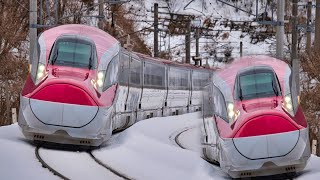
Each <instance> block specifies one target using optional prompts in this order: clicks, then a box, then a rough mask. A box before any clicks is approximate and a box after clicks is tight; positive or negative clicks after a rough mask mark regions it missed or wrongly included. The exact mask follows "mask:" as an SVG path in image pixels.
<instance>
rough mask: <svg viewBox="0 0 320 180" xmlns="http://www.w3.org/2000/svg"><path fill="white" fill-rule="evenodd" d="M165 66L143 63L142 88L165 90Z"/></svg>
mask: <svg viewBox="0 0 320 180" xmlns="http://www.w3.org/2000/svg"><path fill="white" fill-rule="evenodd" d="M165 73H166V69H165V66H162V65H158V64H151V63H144V87H153V88H158V89H165V82H166V81H165V77H166V75H165Z"/></svg>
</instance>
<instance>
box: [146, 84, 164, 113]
mask: <svg viewBox="0 0 320 180" xmlns="http://www.w3.org/2000/svg"><path fill="white" fill-rule="evenodd" d="M165 95H166V91H165V90H163V89H151V88H144V89H143V91H142V97H141V110H142V111H145V110H156V109H162V107H163V104H164V102H163V101H164V99H165Z"/></svg>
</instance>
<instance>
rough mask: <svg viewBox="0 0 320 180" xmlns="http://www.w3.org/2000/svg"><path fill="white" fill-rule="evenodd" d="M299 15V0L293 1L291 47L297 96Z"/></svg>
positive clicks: (298, 92) (298, 91)
mask: <svg viewBox="0 0 320 180" xmlns="http://www.w3.org/2000/svg"><path fill="white" fill-rule="evenodd" d="M297 15H298V0H293V1H292V46H291V65H292V71H293V72H292V74H293V77H294V79H293V80H295V84H296V87H295V90H296V92H297V95H299V94H300V88H299V84H300V83H299V67H300V62H299V59H298V54H297V42H298V33H297V28H296V27H297Z"/></svg>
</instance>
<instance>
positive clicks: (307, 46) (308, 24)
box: [306, 0, 312, 52]
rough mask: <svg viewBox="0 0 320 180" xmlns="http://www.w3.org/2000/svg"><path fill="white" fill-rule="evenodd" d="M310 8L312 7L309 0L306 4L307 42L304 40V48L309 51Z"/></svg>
mask: <svg viewBox="0 0 320 180" xmlns="http://www.w3.org/2000/svg"><path fill="white" fill-rule="evenodd" d="M311 9H312V1H311V0H309V2H308V6H307V42H306V50H307V52H310V49H311V27H310V26H311Z"/></svg>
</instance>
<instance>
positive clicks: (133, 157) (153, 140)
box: [0, 113, 320, 180]
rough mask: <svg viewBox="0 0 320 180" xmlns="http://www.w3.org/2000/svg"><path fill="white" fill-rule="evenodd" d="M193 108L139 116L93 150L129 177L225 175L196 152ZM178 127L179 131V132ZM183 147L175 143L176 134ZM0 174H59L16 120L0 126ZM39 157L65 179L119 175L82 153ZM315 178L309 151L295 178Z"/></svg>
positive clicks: (318, 169)
mask: <svg viewBox="0 0 320 180" xmlns="http://www.w3.org/2000/svg"><path fill="white" fill-rule="evenodd" d="M200 123H201V119H200V118H199V114H198V113H191V114H185V115H180V116H173V117H161V118H152V119H148V120H144V121H140V122H138V123H136V124H135V125H133V126H132V127H130V128H128V129H127V130H125V131H123V132H121V133H118V134H115V135H114V136H112V138H111V140H110V141H108V142H107V143H106V144H105V145H103V146H102V147H101V148H100V149H97V150H94V151H92V154H93V155H94V156H95V157H96V158H97V159H99V160H100V161H101V162H102V163H103V164H106V165H108V166H109V167H112V169H113V170H115V171H117V172H119V173H121V174H123V175H124V176H125V177H127V178H130V179H138V180H149V179H202V180H205V179H208V180H209V179H230V178H229V177H228V176H227V175H226V174H225V173H223V172H222V171H221V170H220V169H219V167H217V166H214V165H212V164H210V163H208V162H206V161H205V160H203V159H202V158H201V157H200V154H199V149H200V148H199V146H200V144H199V143H198V142H199V141H198V139H199V131H198V129H199V128H197V126H199V124H200ZM181 132H182V133H181ZM178 134H179V137H178V140H179V143H180V145H181V146H183V147H184V148H186V149H182V148H181V147H179V146H178V145H177V144H176V142H175V140H174V139H175V136H176V135H178ZM0 144H1V148H0V179H59V177H58V176H55V175H53V174H52V173H51V172H50V171H49V170H48V169H45V168H43V167H42V165H41V163H40V162H39V161H38V159H37V158H36V156H35V146H33V145H32V144H30V143H29V142H27V141H25V139H24V137H23V135H22V134H21V132H20V130H19V127H18V125H17V124H14V125H11V126H5V127H0ZM39 154H40V156H41V157H42V159H43V160H44V161H45V162H46V163H47V164H48V165H50V166H51V167H52V168H53V169H55V170H56V171H58V172H60V173H61V174H63V175H64V176H66V177H68V178H70V179H121V178H120V177H118V176H117V175H116V174H114V173H112V172H111V171H109V170H108V169H106V168H104V167H103V166H100V165H99V164H97V163H96V162H95V161H94V159H92V158H91V156H90V155H89V153H87V152H78V151H66V150H52V149H45V148H40V150H39ZM318 178H320V158H319V157H316V156H312V157H311V159H310V162H309V164H308V165H307V167H306V169H305V170H304V171H303V173H301V175H300V176H298V177H297V179H318Z"/></svg>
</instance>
